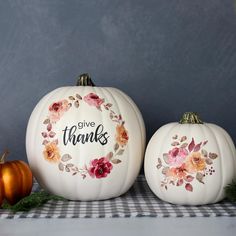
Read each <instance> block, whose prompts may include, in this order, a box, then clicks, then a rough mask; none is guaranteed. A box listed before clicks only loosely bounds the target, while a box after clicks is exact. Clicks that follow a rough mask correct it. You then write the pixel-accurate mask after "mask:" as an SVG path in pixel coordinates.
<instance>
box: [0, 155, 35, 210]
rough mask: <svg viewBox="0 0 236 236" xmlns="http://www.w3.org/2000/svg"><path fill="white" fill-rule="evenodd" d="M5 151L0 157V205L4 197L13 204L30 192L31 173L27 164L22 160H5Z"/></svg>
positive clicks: (31, 183)
mask: <svg viewBox="0 0 236 236" xmlns="http://www.w3.org/2000/svg"><path fill="white" fill-rule="evenodd" d="M8 153H9V152H8V151H5V152H4V153H3V155H2V157H1V158H0V206H1V205H2V202H3V200H4V199H5V200H6V201H7V202H8V203H9V204H11V205H14V204H15V203H17V202H18V201H19V200H20V199H22V198H23V197H26V196H28V195H29V194H30V193H31V190H32V185H33V175H32V172H31V170H30V168H29V166H28V165H27V164H26V163H25V162H23V161H20V160H19V161H7V162H5V158H6V156H7V155H8Z"/></svg>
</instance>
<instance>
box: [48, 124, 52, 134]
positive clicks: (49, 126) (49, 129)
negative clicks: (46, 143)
mask: <svg viewBox="0 0 236 236" xmlns="http://www.w3.org/2000/svg"><path fill="white" fill-rule="evenodd" d="M51 130H52V124H51V123H49V124H48V125H47V131H48V132H50V131H51Z"/></svg>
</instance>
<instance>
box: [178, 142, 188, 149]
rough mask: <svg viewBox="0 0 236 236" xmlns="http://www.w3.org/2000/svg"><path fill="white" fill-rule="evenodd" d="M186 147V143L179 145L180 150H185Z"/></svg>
mask: <svg viewBox="0 0 236 236" xmlns="http://www.w3.org/2000/svg"><path fill="white" fill-rule="evenodd" d="M187 146H188V144H187V143H183V144H181V146H180V147H181V148H186V147H187Z"/></svg>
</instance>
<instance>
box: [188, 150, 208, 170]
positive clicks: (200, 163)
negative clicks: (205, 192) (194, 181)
mask: <svg viewBox="0 0 236 236" xmlns="http://www.w3.org/2000/svg"><path fill="white" fill-rule="evenodd" d="M185 166H186V169H187V171H188V172H189V173H195V172H198V171H202V170H204V169H205V167H206V162H205V159H204V158H202V156H201V153H200V152H193V153H192V155H190V156H188V157H187V160H186V163H185Z"/></svg>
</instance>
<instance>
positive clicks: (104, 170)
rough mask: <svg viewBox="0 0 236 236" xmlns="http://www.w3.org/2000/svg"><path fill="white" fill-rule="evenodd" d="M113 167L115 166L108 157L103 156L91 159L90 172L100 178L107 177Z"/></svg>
mask: <svg viewBox="0 0 236 236" xmlns="http://www.w3.org/2000/svg"><path fill="white" fill-rule="evenodd" d="M112 168H113V166H112V164H111V162H110V161H109V160H108V159H107V158H105V157H101V158H100V159H94V160H92V161H91V163H90V167H89V168H88V172H89V175H90V176H91V177H93V178H94V177H95V178H98V179H100V178H105V177H107V175H108V174H110V172H111V170H112Z"/></svg>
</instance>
